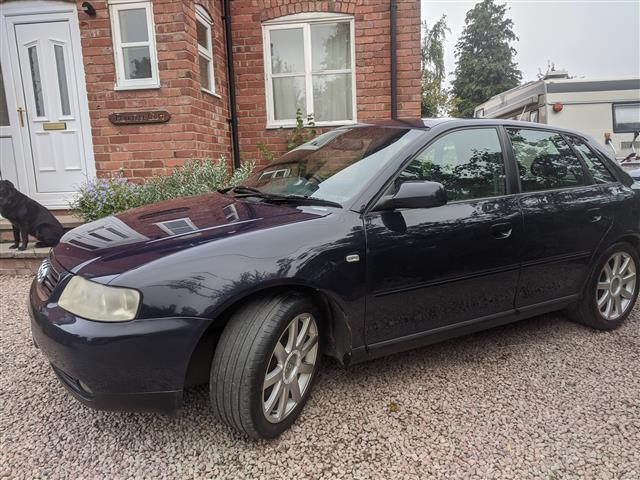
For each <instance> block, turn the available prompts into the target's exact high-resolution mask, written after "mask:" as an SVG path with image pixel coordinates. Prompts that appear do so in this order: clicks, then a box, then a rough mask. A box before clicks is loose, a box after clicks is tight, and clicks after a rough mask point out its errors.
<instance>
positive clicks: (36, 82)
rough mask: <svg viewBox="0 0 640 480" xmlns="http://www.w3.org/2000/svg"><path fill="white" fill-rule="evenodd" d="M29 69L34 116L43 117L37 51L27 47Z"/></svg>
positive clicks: (34, 48)
mask: <svg viewBox="0 0 640 480" xmlns="http://www.w3.org/2000/svg"><path fill="white" fill-rule="evenodd" d="M29 67H30V68H31V82H32V84H33V96H34V100H35V102H36V115H37V116H38V117H44V100H43V98H42V82H41V81H40V66H39V65H38V50H36V47H29Z"/></svg>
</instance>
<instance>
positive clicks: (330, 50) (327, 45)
mask: <svg viewBox="0 0 640 480" xmlns="http://www.w3.org/2000/svg"><path fill="white" fill-rule="evenodd" d="M350 27H351V24H349V23H344V22H343V23H330V24H324V25H311V60H312V65H313V67H312V68H313V71H314V72H318V71H322V70H341V69H346V68H351V34H350Z"/></svg>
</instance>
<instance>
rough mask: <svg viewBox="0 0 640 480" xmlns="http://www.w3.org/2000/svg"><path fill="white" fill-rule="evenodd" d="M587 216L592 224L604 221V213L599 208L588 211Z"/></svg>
mask: <svg viewBox="0 0 640 480" xmlns="http://www.w3.org/2000/svg"><path fill="white" fill-rule="evenodd" d="M587 216H588V217H589V221H590V222H593V223H596V222H599V221H600V220H602V211H601V210H600V209H599V208H590V209H589V210H587Z"/></svg>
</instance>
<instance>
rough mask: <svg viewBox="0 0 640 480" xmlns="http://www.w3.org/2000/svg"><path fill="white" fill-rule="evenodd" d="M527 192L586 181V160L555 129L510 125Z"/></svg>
mask: <svg viewBox="0 0 640 480" xmlns="http://www.w3.org/2000/svg"><path fill="white" fill-rule="evenodd" d="M507 133H508V135H509V138H510V139H511V145H512V146H513V153H514V155H515V159H516V163H517V166H518V172H519V176H520V185H521V187H522V191H523V192H536V191H541V190H553V189H557V188H571V187H578V186H581V185H586V184H587V182H586V178H585V175H584V170H583V169H582V164H581V163H580V160H578V157H576V155H575V153H574V152H573V150H572V149H571V147H570V146H569V144H568V143H567V142H566V141H565V140H564V138H562V136H561V135H560V134H558V133H555V132H548V131H543V130H532V129H531V130H530V129H525V128H507Z"/></svg>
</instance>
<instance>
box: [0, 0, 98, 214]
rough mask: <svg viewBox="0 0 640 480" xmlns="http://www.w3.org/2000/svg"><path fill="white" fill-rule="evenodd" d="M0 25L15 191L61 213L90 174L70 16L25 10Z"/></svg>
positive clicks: (88, 143)
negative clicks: (10, 104)
mask: <svg viewBox="0 0 640 480" xmlns="http://www.w3.org/2000/svg"><path fill="white" fill-rule="evenodd" d="M16 3H18V4H19V3H22V2H16ZM56 3H57V2H56ZM18 13H19V12H18ZM3 20H4V21H3V23H2V24H3V27H5V28H6V29H7V30H6V32H3V33H5V34H6V36H7V37H8V40H9V42H8V46H7V47H8V48H7V50H8V52H5V53H8V57H9V60H10V62H9V63H10V67H11V70H12V84H11V85H10V86H11V87H12V88H7V89H6V90H7V95H9V94H10V93H13V96H14V97H15V111H14V112H10V113H12V115H11V116H12V117H14V118H15V122H13V123H15V125H12V127H13V128H12V130H13V131H16V130H17V131H18V132H19V137H20V139H21V147H22V152H20V153H21V155H20V157H22V158H21V162H22V163H23V165H17V168H16V172H17V177H18V183H21V184H22V185H20V187H21V188H20V190H21V191H22V192H23V193H25V194H27V195H29V196H30V197H31V198H33V199H34V200H36V201H38V202H40V203H42V204H43V205H45V206H47V207H49V208H65V207H67V204H68V201H69V200H70V199H71V198H72V197H73V194H74V193H75V192H76V191H77V187H78V186H79V185H80V184H81V183H83V182H84V181H85V180H86V178H87V177H90V176H93V175H94V170H95V168H94V165H93V158H92V157H93V155H92V151H91V150H92V147H91V139H90V127H89V123H88V121H89V120H88V105H87V99H86V92H85V90H84V89H85V86H84V71H83V66H82V60H81V51H80V43H79V31H78V29H77V19H76V18H75V11H73V10H72V11H70V12H68V13H65V12H55V13H47V12H43V13H42V14H33V10H32V9H31V10H30V11H29V13H28V14H27V15H24V16H21V15H19V14H16V15H13V16H7V17H5V18H4V19H3ZM74 21H75V22H76V23H75V24H74V23H73V22H74ZM3 63H4V62H3ZM2 67H3V68H2V69H3V73H4V82H5V86H7V84H8V83H9V82H8V79H7V73H6V72H5V68H4V65H3V66H2ZM10 90H13V92H10ZM14 140H15V139H14ZM13 146H14V148H16V147H17V145H15V142H14V145H13ZM16 160H17V158H16ZM7 171H8V170H7ZM21 174H22V175H21ZM21 176H22V177H23V178H21ZM21 180H22V181H21Z"/></svg>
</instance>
